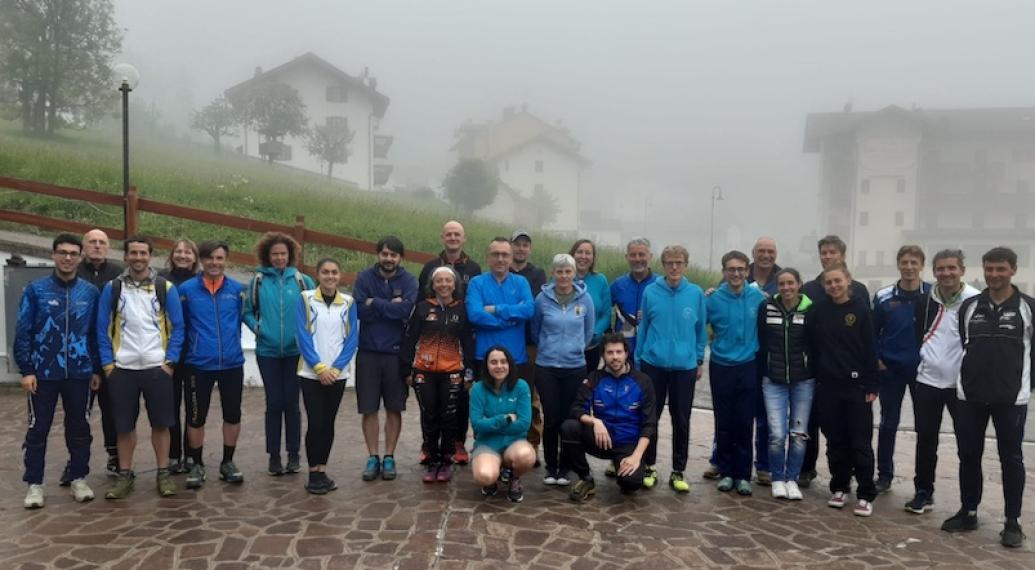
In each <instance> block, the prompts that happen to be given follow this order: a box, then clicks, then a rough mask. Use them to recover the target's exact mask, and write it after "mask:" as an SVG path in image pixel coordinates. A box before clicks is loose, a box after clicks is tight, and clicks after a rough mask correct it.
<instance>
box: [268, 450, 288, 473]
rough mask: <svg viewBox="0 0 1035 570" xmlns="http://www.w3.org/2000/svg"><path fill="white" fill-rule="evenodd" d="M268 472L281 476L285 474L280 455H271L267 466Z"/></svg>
mask: <svg viewBox="0 0 1035 570" xmlns="http://www.w3.org/2000/svg"><path fill="white" fill-rule="evenodd" d="M266 472H267V473H269V474H270V475H272V476H274V477H280V476H281V475H283V474H284V464H282V463H281V462H280V455H279V454H276V455H270V462H269V466H268V467H266Z"/></svg>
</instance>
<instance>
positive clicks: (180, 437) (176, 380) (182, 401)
mask: <svg viewBox="0 0 1035 570" xmlns="http://www.w3.org/2000/svg"><path fill="white" fill-rule="evenodd" d="M188 381H190V368H189V367H187V365H186V364H180V365H179V366H177V367H176V370H174V371H173V427H171V428H169V435H170V436H171V440H172V441H171V442H170V443H169V459H176V460H178V459H180V458H181V457H186V456H187V414H189V413H190V412H189V411H188V409H189V408H188V406H189V405H190V404H189V403H188V397H187V382H188Z"/></svg>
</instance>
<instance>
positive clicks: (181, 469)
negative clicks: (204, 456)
mask: <svg viewBox="0 0 1035 570" xmlns="http://www.w3.org/2000/svg"><path fill="white" fill-rule="evenodd" d="M188 471H190V467H188V466H187V462H186V461H184V460H183V459H181V458H179V457H170V458H169V473H171V474H173V475H183V474H184V473H186V472H188Z"/></svg>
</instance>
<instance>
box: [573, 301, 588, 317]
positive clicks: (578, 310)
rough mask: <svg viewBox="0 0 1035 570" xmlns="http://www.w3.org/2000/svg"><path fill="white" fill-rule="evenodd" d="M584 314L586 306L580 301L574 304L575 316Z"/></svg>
mask: <svg viewBox="0 0 1035 570" xmlns="http://www.w3.org/2000/svg"><path fill="white" fill-rule="evenodd" d="M585 314H586V306H585V305H583V304H582V303H579V304H578V305H575V316H576V317H581V316H582V315H585Z"/></svg>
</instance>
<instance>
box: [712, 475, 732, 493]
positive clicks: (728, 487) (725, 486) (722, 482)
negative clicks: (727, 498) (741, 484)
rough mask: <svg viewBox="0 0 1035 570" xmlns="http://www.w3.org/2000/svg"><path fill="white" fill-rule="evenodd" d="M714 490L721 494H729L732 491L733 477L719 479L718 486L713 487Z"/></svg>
mask: <svg viewBox="0 0 1035 570" xmlns="http://www.w3.org/2000/svg"><path fill="white" fill-rule="evenodd" d="M715 488H716V489H718V490H720V491H722V492H723V493H729V492H730V491H732V490H733V477H723V478H722V479H719V484H718V485H716V486H715Z"/></svg>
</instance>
